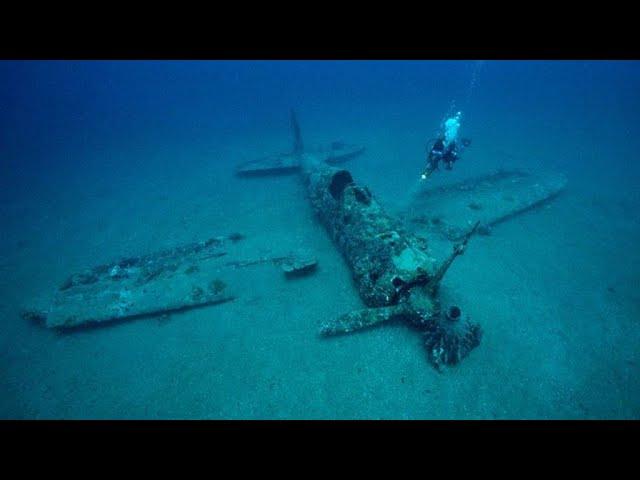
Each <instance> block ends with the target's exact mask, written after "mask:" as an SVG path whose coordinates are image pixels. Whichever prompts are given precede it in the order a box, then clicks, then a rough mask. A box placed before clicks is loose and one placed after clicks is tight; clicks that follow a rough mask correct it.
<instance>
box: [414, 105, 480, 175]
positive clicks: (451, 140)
mask: <svg viewBox="0 0 640 480" xmlns="http://www.w3.org/2000/svg"><path fill="white" fill-rule="evenodd" d="M461 116H462V112H458V113H456V115H455V116H454V117H451V118H449V119H447V120H446V121H445V122H444V125H443V128H442V131H441V132H440V134H439V135H438V137H437V138H436V139H435V140H432V141H431V142H429V145H428V146H427V152H428V153H427V165H426V167H425V169H424V171H423V172H422V175H421V176H420V178H421V179H422V180H425V179H427V178H428V177H429V176H430V175H431V174H432V173H433V172H434V171H436V170H438V168H439V165H440V162H442V163H443V164H444V168H445V169H447V170H451V169H452V168H453V164H454V163H455V162H456V161H457V160H458V159H459V158H460V154H461V153H462V150H463V149H464V148H466V147H468V146H469V145H471V140H469V139H468V138H463V139H461V140H460V142H458V139H457V137H458V130H459V129H460V117H461Z"/></svg>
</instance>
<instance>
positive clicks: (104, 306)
mask: <svg viewBox="0 0 640 480" xmlns="http://www.w3.org/2000/svg"><path fill="white" fill-rule="evenodd" d="M239 239H240V236H239V234H233V235H231V236H230V237H213V238H210V239H208V240H206V241H203V242H197V243H191V244H187V245H181V246H178V247H175V248H170V249H166V250H162V251H159V252H155V253H152V254H148V255H143V256H140V257H127V258H123V259H121V260H119V261H117V262H113V263H110V264H105V265H98V266H96V267H94V268H92V269H89V270H86V271H84V272H82V273H79V274H74V275H71V276H70V277H69V278H67V280H65V281H64V282H63V283H62V285H61V286H60V288H59V289H58V291H57V292H56V293H55V295H54V296H53V299H51V300H49V299H47V301H45V302H42V303H43V307H42V308H29V309H27V310H24V311H23V312H22V317H23V318H25V319H27V320H30V321H37V322H42V323H44V324H45V325H46V326H47V327H49V328H59V329H66V328H75V327H79V326H82V325H85V324H96V323H104V322H110V321H115V320H123V319H133V318H140V317H149V316H162V315H167V314H170V313H175V312H180V311H184V310H188V309H192V308H196V307H202V306H205V305H215V304H219V303H223V302H228V301H231V300H234V298H235V297H234V296H233V295H231V294H229V293H227V291H226V284H225V283H224V282H223V281H222V280H219V279H217V278H215V279H213V280H212V277H213V276H214V273H213V272H215V269H216V268H217V265H216V263H215V262H216V261H217V259H218V258H220V257H223V256H225V255H226V254H227V252H226V250H225V248H224V245H225V243H226V242H227V241H231V242H237V241H238V240H239Z"/></svg>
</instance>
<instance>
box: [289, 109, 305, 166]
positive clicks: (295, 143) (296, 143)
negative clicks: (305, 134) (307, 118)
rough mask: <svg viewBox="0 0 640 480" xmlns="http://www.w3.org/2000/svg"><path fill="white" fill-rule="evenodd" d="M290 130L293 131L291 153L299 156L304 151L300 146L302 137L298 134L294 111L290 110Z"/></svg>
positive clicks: (298, 129)
mask: <svg viewBox="0 0 640 480" xmlns="http://www.w3.org/2000/svg"><path fill="white" fill-rule="evenodd" d="M291 128H292V130H293V153H294V154H295V155H301V154H302V152H303V150H304V145H303V144H302V135H301V134H300V125H299V124H298V117H297V116H296V112H295V110H294V109H291Z"/></svg>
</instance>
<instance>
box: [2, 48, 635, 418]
mask: <svg viewBox="0 0 640 480" xmlns="http://www.w3.org/2000/svg"><path fill="white" fill-rule="evenodd" d="M639 92H640V63H639V62H632V61H627V62H605V61H597V62H596V61H575V62H574V61H571V62H569V61H520V62H515V61H484V62H478V61H451V62H448V61H331V62H329V61H305V62H298V61H295V62H294V61H256V62H251V61H237V62H236V61H210V62H197V61H196V62H187V61H154V62H138V61H122V62H117V61H109V62H102V61H101V62H89V61H76V62H53V61H52V62H32V61H29V62H13V61H12V62H9V61H3V62H0V225H2V235H1V236H0V299H1V301H0V328H1V330H0V345H1V350H0V391H1V392H2V394H1V395H0V417H2V418H145V419H146V418H234V419H235V418H249V419H253V418H323V419H326V418H393V419H415V418H454V419H462V418H488V419H493V418H638V417H640V375H638V374H639V373H640V372H639V365H640V357H639V356H638V351H639V349H638V346H639V345H640V329H639V328H638V327H639V323H638V322H639V321H640V293H639V292H638V289H637V285H640V249H638V248H637V245H638V244H639V241H640V216H639V215H638V211H639V208H640V193H639V190H638V187H637V185H638V182H639V181H640V165H639V163H638V152H639V151H640V94H639ZM292 107H295V109H296V110H297V112H298V115H299V119H300V123H301V126H302V131H303V136H304V141H305V144H308V145H314V144H322V143H326V142H330V141H333V140H338V139H340V140H344V141H347V142H354V143H360V144H363V145H365V146H366V147H367V151H366V153H365V154H364V155H363V156H361V157H359V158H358V159H356V160H354V161H352V162H351V163H350V164H349V166H348V168H349V169H350V170H351V172H352V173H353V176H354V178H356V179H357V180H358V181H359V182H361V183H363V184H366V185H368V186H369V187H370V188H371V190H372V191H373V192H375V194H376V196H377V197H378V198H379V200H380V201H381V202H382V203H383V204H385V205H386V206H388V209H389V210H390V211H392V212H395V211H397V209H399V208H400V206H401V205H402V204H403V201H404V200H405V199H406V195H407V191H409V190H410V189H411V188H412V186H413V185H415V181H416V179H417V177H418V175H419V173H420V169H421V168H422V167H423V157H424V149H425V144H426V143H427V141H428V140H429V139H430V138H432V137H433V136H434V134H435V133H437V130H438V127H439V125H440V124H441V122H442V120H443V119H444V118H445V116H446V115H447V113H450V112H451V111H456V110H460V111H462V112H463V121H462V134H463V135H464V136H468V137H470V138H472V139H473V144H472V147H471V148H470V149H469V150H468V151H467V152H465V154H464V158H463V159H462V160H461V161H460V162H458V164H456V165H455V167H454V170H453V171H452V172H447V171H441V172H438V173H437V176H436V177H435V178H434V184H435V185H440V184H446V183H447V182H453V181H457V180H461V179H465V178H468V177H472V176H473V175H479V174H482V173H483V172H485V173H486V172H487V171H489V170H491V169H494V168H496V167H512V166H513V167H518V168H525V169H536V170H553V171H557V172H561V173H563V174H564V175H566V177H567V178H568V187H567V190H566V192H564V194H563V195H561V196H560V197H558V198H557V199H555V200H554V201H553V202H551V203H549V204H548V205H546V206H545V207H544V208H540V209H538V210H535V211H532V212H529V213H527V214H526V215H522V216H518V217H515V218H514V219H512V220H511V221H509V222H505V223H504V224H502V225H500V226H499V227H496V228H495V229H494V231H493V232H492V235H491V236H487V237H478V238H477V239H474V241H473V243H472V245H471V246H470V248H469V250H468V253H467V254H465V256H464V257H462V258H461V259H460V260H457V261H456V264H455V265H454V267H452V269H451V271H450V272H449V273H448V274H447V277H446V278H445V282H444V285H443V288H445V290H446V292H448V293H447V294H451V295H454V296H457V297H458V298H460V299H461V301H462V302H463V303H464V305H465V311H467V312H469V313H470V314H471V315H472V317H473V318H474V319H475V320H477V321H478V322H479V323H481V324H482V325H483V328H484V330H485V337H484V338H483V342H482V343H481V345H480V346H479V347H478V348H477V349H476V350H474V351H473V352H472V353H471V355H470V356H469V357H468V358H467V359H465V360H464V361H463V362H462V363H461V364H460V365H458V366H457V367H455V368H453V369H450V370H448V371H447V372H446V373H444V374H441V373H438V372H436V371H435V370H434V369H433V368H431V366H430V365H429V363H428V361H427V359H426V356H425V353H424V349H423V347H422V345H421V343H420V338H419V336H417V335H416V334H415V332H412V331H410V330H409V329H407V328H404V327H403V326H402V325H388V326H384V327H381V328H378V329H374V330H371V331H367V332H361V333H358V334H354V335H351V336H345V337H340V338H336V339H333V340H330V341H327V340H323V339H320V338H318V336H317V329H318V326H319V325H320V324H321V323H322V322H323V321H325V320H326V319H327V318H333V317H335V316H337V315H339V314H341V313H344V312H347V311H349V310H352V309H355V308H361V307H362V303H361V300H360V299H359V297H358V294H357V290H356V289H355V287H354V286H353V283H352V281H351V278H350V274H349V270H348V268H347V266H346V265H345V263H344V261H343V260H342V258H341V257H340V255H339V253H338V252H337V251H336V249H335V247H334V245H333V244H332V242H331V240H330V238H329V237H328V235H327V234H326V232H325V231H324V229H323V227H322V225H320V224H319V223H318V222H317V220H316V219H315V218H314V216H313V213H312V211H311V210H310V208H309V206H308V204H307V201H306V199H305V195H304V189H303V187H302V186H301V185H300V183H299V182H298V180H297V177H295V176H288V177H273V178H268V179H259V180H256V179H252V180H250V181H247V180H243V179H240V178H237V177H234V175H233V169H234V167H235V166H236V165H237V164H238V163H240V162H242V161H247V160H251V159H253V158H257V157H261V156H264V155H268V154H270V153H277V152H283V151H287V150H288V149H289V148H290V147H291V138H290V132H289V124H288V121H289V109H290V108H292ZM235 231H237V232H241V233H243V234H244V235H246V237H247V240H246V243H245V244H243V245H245V246H243V247H242V248H243V249H244V250H243V251H242V253H243V255H244V257H246V258H250V257H256V256H261V255H264V254H266V253H265V252H270V253H277V252H280V251H287V250H290V249H294V248H298V247H305V248H307V249H310V250H312V251H313V252H314V253H315V255H316V256H317V258H318V260H319V265H320V268H319V270H318V271H317V272H316V273H315V274H314V275H311V276H309V277H305V278H302V279H300V280H299V281H296V282H286V281H285V280H284V279H282V278H281V275H280V274H279V272H278V271H277V269H276V270H273V269H272V270H270V269H269V268H263V269H255V270H250V269H249V270H245V271H243V272H236V273H234V274H231V273H229V274H228V275H229V276H230V281H232V282H233V281H236V282H237V285H239V287H240V294H239V296H238V300H237V301H235V302H231V303H228V304H224V305H220V306H214V307H210V308H205V309H200V310H194V311H190V312H186V313H183V314H181V315H176V316H175V317H172V318H171V319H170V321H166V322H164V321H163V322H158V321H155V320H149V319H142V320H135V321H131V322H124V323H120V324H118V325H114V326H113V327H111V328H104V329H87V330H83V331H81V332H77V333H74V334H64V335H63V334H57V333H55V332H52V331H50V330H46V329H44V328H42V327H41V326H39V325H35V324H31V323H29V322H26V321H25V320H23V319H22V318H21V317H20V311H21V309H22V308H24V307H25V306H29V305H30V303H31V302H32V301H33V299H34V298H38V297H40V296H42V295H47V294H50V293H53V292H54V291H55V289H56V287H57V286H58V285H59V284H60V283H61V281H62V280H64V279H65V278H66V277H67V276H68V275H69V274H70V273H73V272H76V271H80V270H82V269H83V268H85V267H88V266H92V265H95V264H98V263H102V262H108V261H111V260H114V259H117V258H119V257H121V256H123V255H128V254H132V255H133V254H144V253H147V252H150V251H154V250H159V249H162V248H167V247H171V246H175V245H179V244H181V243H186V242H192V241H198V240H201V239H204V238H208V237H210V236H214V235H224V234H228V233H230V232H235ZM221 275H226V273H224V272H222V273H221ZM234 275H235V277H234ZM231 277H233V278H231Z"/></svg>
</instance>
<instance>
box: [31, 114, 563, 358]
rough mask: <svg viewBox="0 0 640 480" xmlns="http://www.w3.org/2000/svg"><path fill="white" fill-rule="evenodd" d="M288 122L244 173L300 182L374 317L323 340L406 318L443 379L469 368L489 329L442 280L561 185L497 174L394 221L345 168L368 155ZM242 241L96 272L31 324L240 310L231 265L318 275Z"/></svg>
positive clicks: (79, 277) (304, 259)
mask: <svg viewBox="0 0 640 480" xmlns="http://www.w3.org/2000/svg"><path fill="white" fill-rule="evenodd" d="M291 123H292V128H293V134H294V146H293V149H292V151H291V152H290V153H286V154H280V155H273V156H270V157H264V158H262V159H259V160H256V161H252V162H246V163H243V164H241V165H240V166H239V167H238V168H237V170H236V175H238V176H241V177H245V176H262V175H279V174H286V173H292V172H296V173H298V174H299V175H300V177H301V179H302V181H303V183H304V185H305V186H306V189H307V192H308V196H309V199H310V202H311V205H312V207H313V209H314V210H315V212H316V214H317V216H318V218H319V219H320V221H321V222H322V223H323V224H324V226H325V227H326V229H327V231H328V233H329V234H330V236H331V238H332V240H333V241H334V242H335V244H336V246H337V248H338V249H339V250H340V252H341V253H342V256H343V258H344V259H345V261H346V263H347V265H348V266H349V268H350V270H351V272H352V276H353V279H354V283H355V286H356V287H357V290H358V292H359V294H360V297H361V298H362V300H363V302H364V304H365V307H366V308H363V309H360V310H356V311H353V312H348V313H345V314H344V315H342V316H340V317H339V318H336V319H330V320H329V321H327V322H326V323H325V324H323V325H322V326H321V329H320V334H321V335H322V336H332V335H338V334H346V333H350V332H354V331H357V330H362V329H365V328H367V327H371V326H374V325H377V324H381V323H383V322H389V321H395V320H399V321H403V322H405V323H407V324H408V325H410V326H412V327H413V328H415V329H416V330H418V331H419V332H421V333H422V335H423V338H424V344H425V347H426V349H427V355H428V358H429V360H430V362H431V363H432V364H433V365H434V366H435V367H436V368H437V369H441V368H442V367H443V366H446V365H454V364H456V363H458V362H460V361H461V360H462V359H463V358H464V357H466V356H467V355H468V354H469V353H470V352H471V351H472V350H473V349H474V348H475V347H476V346H478V345H479V343H480V340H481V336H482V330H481V328H480V326H479V325H477V324H475V323H472V322H470V321H469V320H468V319H465V318H463V314H462V310H461V309H460V307H458V306H456V305H447V306H443V305H441V303H440V300H439V295H438V287H439V284H440V282H441V281H442V279H443V277H444V275H445V273H446V272H447V270H448V268H449V267H450V266H451V264H452V262H453V261H454V260H455V258H457V257H458V256H459V255H461V254H463V253H464V251H465V249H466V247H467V244H468V242H469V240H470V238H471V237H472V236H473V235H474V234H475V233H484V234H487V233H488V232H489V231H490V229H491V227H492V226H493V225H496V224H498V223H500V222H502V221H505V220H507V219H509V218H511V217H513V216H514V215H516V214H518V213H521V212H524V211H527V210H530V209H533V208H535V207H537V206H539V205H541V204H543V203H544V202H546V201H548V200H550V199H552V198H554V197H555V196H557V195H558V194H559V193H560V192H561V191H562V190H563V189H564V188H565V186H566V180H565V179H564V177H563V176H559V175H552V174H545V175H533V174H529V173H527V172H516V171H499V172H492V173H489V174H487V175H484V176H482V177H477V178H472V179H469V180H466V181H464V182H462V183H459V184H454V185H450V186H447V187H439V188H436V189H430V190H429V189H425V190H424V191H423V192H421V194H420V195H418V196H417V197H416V199H415V200H414V204H413V205H411V206H410V208H409V209H408V210H407V212H404V213H403V214H401V215H398V216H395V217H394V216H391V215H389V214H388V213H387V212H386V211H385V209H384V208H383V207H382V206H381V205H380V203H379V202H378V201H377V199H376V198H375V196H374V195H373V194H372V193H371V192H370V190H369V189H368V188H367V187H366V186H362V185H359V184H357V183H356V182H355V181H354V179H353V177H352V175H351V173H350V172H349V171H348V170H346V169H343V168H338V167H336V165H338V164H341V163H345V162H347V161H349V160H351V159H353V158H355V157H357V156H358V155H360V154H362V153H363V152H364V147H362V146H357V145H350V144H345V143H342V142H334V143H332V144H330V145H329V146H327V147H324V148H317V149H313V150H311V149H310V150H305V148H304V146H303V143H302V137H301V134H300V127H299V125H298V122H297V119H296V116H295V114H294V113H293V112H292V114H291ZM496 192H501V194H500V195H496ZM412 212H420V214H418V215H415V214H413V213H412ZM435 236H438V237H440V239H445V240H447V241H451V242H454V243H453V245H452V250H451V251H450V253H449V254H447V255H445V258H444V259H443V260H442V261H441V262H436V261H435V259H434V258H432V257H431V255H430V250H431V248H430V245H429V243H428V240H427V239H428V238H429V237H432V238H434V240H435ZM242 239H243V236H242V235H240V234H232V235H229V236H226V237H213V238H210V239H208V240H206V241H203V242H198V243H193V244H188V245H182V246H178V247H175V248H172V249H168V250H164V251H160V252H155V253H151V254H146V255H142V256H138V257H126V258H123V259H121V260H118V261H116V262H112V263H110V264H106V265H99V266H96V267H93V268H91V269H87V270H85V271H83V272H81V273H78V274H75V275H71V276H70V277H69V278H68V279H67V280H66V281H65V282H64V283H63V284H62V285H61V286H60V288H59V289H58V291H57V292H55V293H54V295H53V297H52V298H51V297H46V298H41V299H39V300H38V301H36V302H34V303H35V304H36V305H37V306H35V307H34V306H31V307H30V308H28V309H25V310H24V311H23V317H24V318H25V319H29V320H34V321H38V322H42V323H43V324H44V325H46V326H47V327H49V328H55V329H63V330H69V329H74V328H76V327H79V326H83V325H90V324H99V323H105V322H113V321H121V320H126V319H134V318H144V317H162V316H166V315H169V314H171V313H174V312H180V311H184V310H188V309H191V308H198V307H205V306H210V305H216V304H220V303H224V302H229V301H233V300H234V299H235V298H236V295H235V293H233V292H232V293H229V292H228V290H229V288H227V284H226V283H225V281H223V280H222V279H221V278H219V275H220V271H221V270H223V269H224V268H225V267H227V268H234V269H236V268H245V267H247V268H248V267H251V266H254V265H262V264H273V265H276V266H279V267H280V268H281V270H282V271H283V272H284V275H285V276H286V277H287V278H291V277H297V276H300V275H307V274H309V273H311V272H313V271H314V269H315V267H316V263H317V262H316V259H315V258H314V256H313V255H312V254H311V253H309V252H284V253H280V254H277V255H273V256H265V257H260V258H253V259H242V260H238V259H234V258H233V255H234V253H235V250H234V245H235V244H236V243H237V242H239V241H241V240H242ZM231 290H232V289H231Z"/></svg>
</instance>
